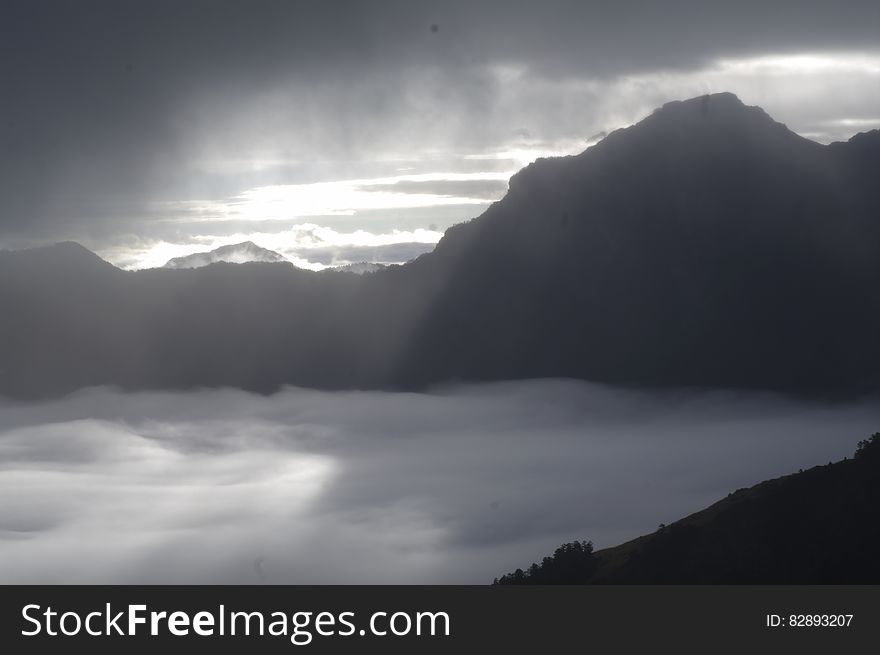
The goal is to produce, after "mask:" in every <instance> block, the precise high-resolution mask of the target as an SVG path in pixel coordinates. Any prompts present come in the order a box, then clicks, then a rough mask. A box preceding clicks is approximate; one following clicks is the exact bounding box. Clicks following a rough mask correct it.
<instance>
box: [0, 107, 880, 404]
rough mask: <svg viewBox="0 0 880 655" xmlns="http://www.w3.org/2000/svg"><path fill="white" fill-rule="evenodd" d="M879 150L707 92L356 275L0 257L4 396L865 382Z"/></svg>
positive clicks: (875, 313) (57, 252)
mask: <svg viewBox="0 0 880 655" xmlns="http://www.w3.org/2000/svg"><path fill="white" fill-rule="evenodd" d="M878 163H880V133H878V132H871V133H866V134H861V135H857V136H856V137H853V138H852V139H851V140H850V141H849V142H846V143H836V144H832V145H829V146H825V145H820V144H817V143H814V142H812V141H809V140H807V139H803V138H801V137H800V136H798V135H796V134H794V133H793V132H791V131H789V130H788V129H787V128H786V127H785V126H784V125H782V124H780V123H777V122H774V121H773V120H772V119H771V118H770V117H769V116H767V114H765V113H764V112H763V111H762V110H761V109H759V108H756V107H747V106H745V105H743V104H742V103H741V102H740V101H739V100H738V99H737V98H736V97H735V96H733V95H730V94H718V95H711V96H703V97H700V98H695V99H692V100H688V101H685V102H672V103H669V104H667V105H664V106H663V107H662V108H660V109H658V110H657V111H655V112H654V114H652V115H651V116H649V117H648V118H646V119H645V120H643V121H642V122H640V123H638V124H637V125H634V126H632V127H630V128H627V129H622V130H617V131H615V132H613V133H611V134H610V135H608V136H607V137H606V138H605V139H604V140H603V141H601V142H600V143H598V144H597V145H595V146H594V147H591V148H589V149H587V150H586V151H585V152H583V153H582V154H580V155H577V156H572V157H562V158H556V159H540V160H538V161H536V162H535V163H533V164H531V165H529V166H527V167H526V168H525V169H523V170H522V171H520V172H519V173H517V174H516V175H515V176H513V178H512V179H511V182H510V190H509V192H508V194H507V195H506V196H505V197H504V198H503V199H502V200H500V201H499V202H496V203H494V204H493V205H492V206H491V207H490V208H489V209H488V210H487V211H486V212H485V213H484V214H483V215H482V216H480V217H479V218H477V219H474V220H472V221H470V222H468V223H464V224H460V225H457V226H455V227H453V228H451V229H449V230H448V231H447V232H446V234H445V236H444V238H443V239H442V240H441V241H440V243H439V244H438V246H437V248H436V249H435V250H434V251H433V252H431V253H429V254H426V255H423V256H421V257H419V258H417V259H416V260H414V261H412V262H410V263H408V264H406V265H403V266H392V267H388V268H385V269H382V270H378V271H376V272H374V273H372V274H371V275H367V276H354V275H346V274H344V273H335V272H329V273H328V272H324V273H320V274H316V273H312V272H309V271H303V270H297V269H295V268H294V267H292V266H289V265H286V264H263V263H248V264H240V265H228V264H222V263H219V264H213V265H210V266H207V267H204V268H199V269H194V270H148V271H140V272H136V273H130V272H123V271H120V270H117V269H115V268H113V267H111V266H110V265H108V264H106V263H103V262H101V261H100V260H98V259H97V258H96V257H94V256H93V255H92V254H91V253H88V252H87V251H84V250H83V249H80V248H78V247H76V246H71V245H63V246H58V247H53V248H43V249H37V250H32V251H21V252H12V253H10V252H6V253H0V306H2V307H3V312H2V317H0V394H8V395H13V396H41V395H47V394H56V393H63V392H66V391H69V390H71V389H75V388H77V387H79V386H83V385H86V384H118V385H122V386H124V387H127V388H142V387H189V386H197V385H209V386H210V385H232V386H237V387H242V388H246V389H252V390H256V391H271V390H273V389H275V388H277V387H278V386H279V385H282V384H295V385H302V386H310V387H319V388H329V389H338V388H395V389H400V388H403V389H419V388H423V387H425V386H427V385H431V384H433V383H441V382H449V381H480V380H497V379H511V378H528V377H547V376H567V377H575V378H582V379H588V380H595V381H603V382H611V383H617V384H627V385H643V386H675V385H686V386H712V387H735V388H762V389H776V390H785V391H790V392H795V393H804V394H851V393H858V392H861V391H864V390H868V389H877V388H878V387H880V339H877V338H876V335H877V334H878V333H880V294H878V293H877V292H876V290H877V289H878V288H880V257H877V256H876V253H877V252H880V218H878V217H880V187H878V185H877V184H876V183H875V180H874V177H875V174H876V170H877V169H878Z"/></svg>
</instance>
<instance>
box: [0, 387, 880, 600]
mask: <svg viewBox="0 0 880 655" xmlns="http://www.w3.org/2000/svg"><path fill="white" fill-rule="evenodd" d="M878 420H880V406H878V405H877V404H876V403H871V402H864V403H860V404H846V405H830V406H824V407H823V406H819V405H812V406H805V405H803V404H800V403H797V402H794V401H790V400H786V399H784V398H779V397H774V396H769V395H764V396H762V395H737V394H723V393H685V392H676V393H671V394H644V393H635V392H623V391H619V390H614V389H611V388H608V387H603V386H598V385H590V384H586V383H578V382H566V381H532V382H517V383H497V384H491V385H480V386H470V387H462V388H454V389H447V390H445V391H437V392H435V393H431V394H395V393H378V392H359V393H342V392H339V393H327V392H318V391H308V390H301V389H288V390H285V391H282V392H280V393H278V394H276V395H274V396H271V397H262V396H254V395H250V394H247V393H244V392H241V391H231V390H217V391H202V392H188V393H177V394H175V393H137V394H125V393H121V392H118V391H113V390H107V389H92V390H85V391H82V392H78V393H76V394H74V395H72V396H70V397H68V398H66V399H63V400H57V401H53V402H47V403H38V404H17V403H11V402H9V401H3V400H0V496H2V497H3V498H4V502H3V503H2V504H0V582H4V583H36V582H48V583H62V582H81V583H98V582H108V583H123V582H129V583H145V582H149V583H162V582H174V583H178V584H179V583H193V582H204V583H220V582H228V583H247V582H251V583H254V582H259V580H258V579H257V578H256V577H255V576H256V574H255V572H254V567H253V562H254V561H255V560H257V559H258V558H262V560H263V567H262V568H263V570H264V573H265V579H266V581H268V582H287V583H309V582H312V583H367V582H373V583H393V582H398V583H418V582H426V583H429V582H430V583H453V582H464V583H486V582H489V581H490V580H491V579H492V578H493V577H495V576H496V575H499V574H500V573H503V572H505V571H508V570H512V569H514V568H516V567H517V566H522V565H524V564H527V563H528V562H531V561H533V560H534V559H537V558H539V557H541V556H543V555H545V554H546V553H547V552H551V551H552V549H553V548H554V547H555V546H556V545H558V544H559V543H561V542H564V541H570V540H571V539H575V538H588V539H592V540H594V541H595V542H596V543H597V545H598V546H608V545H613V544H615V543H618V542H620V541H623V540H626V539H628V538H630V537H634V536H636V535H638V534H641V533H645V532H651V531H653V530H654V529H655V528H656V526H657V524H658V523H661V522H663V523H669V522H670V521H672V520H675V519H677V518H680V517H681V516H684V515H686V514H688V513H690V512H692V511H695V510H698V509H701V508H702V507H704V506H706V505H708V504H710V503H712V502H713V501H715V500H718V499H720V498H723V497H724V496H726V495H727V493H729V492H730V491H733V490H735V489H736V488H738V487H742V486H747V485H751V484H753V483H756V482H758V481H760V480H762V479H765V478H769V477H775V476H778V475H782V474H785V473H789V472H793V471H796V470H797V469H798V468H801V467H804V468H806V467H809V466H812V465H816V464H822V463H826V462H828V461H829V460H837V459H840V458H842V457H844V456H846V455H850V454H851V453H852V451H853V449H854V446H855V442H856V441H858V440H859V439H862V438H864V437H865V436H867V435H869V434H871V433H872V432H874V431H876V430H877V425H878ZM355 554H356V555H355Z"/></svg>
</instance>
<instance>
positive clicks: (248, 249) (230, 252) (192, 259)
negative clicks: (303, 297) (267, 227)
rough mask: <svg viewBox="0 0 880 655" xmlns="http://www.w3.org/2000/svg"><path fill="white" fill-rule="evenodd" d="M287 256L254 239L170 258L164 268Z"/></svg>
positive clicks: (264, 259) (276, 260)
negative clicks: (262, 245)
mask: <svg viewBox="0 0 880 655" xmlns="http://www.w3.org/2000/svg"><path fill="white" fill-rule="evenodd" d="M286 261H288V260H287V257H285V256H284V255H281V254H279V253H277V252H275V251H274V250H269V249H268V248H263V247H261V246H258V245H257V244H255V243H254V242H253V241H245V242H243V243H235V244H231V245H228V246H220V247H219V248H214V250H209V251H208V252H197V253H193V254H192V255H185V256H183V257H174V258H173V259H169V260H168V262H167V263H166V264H165V266H163V268H200V267H202V266H208V265H209V264H216V263H217V262H227V263H229V264H244V263H246V262H271V263H274V262H286Z"/></svg>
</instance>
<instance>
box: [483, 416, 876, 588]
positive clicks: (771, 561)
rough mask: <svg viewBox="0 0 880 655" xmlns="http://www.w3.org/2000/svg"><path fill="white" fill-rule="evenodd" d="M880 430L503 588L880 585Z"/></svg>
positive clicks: (534, 569) (560, 558)
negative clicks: (822, 458)
mask: <svg viewBox="0 0 880 655" xmlns="http://www.w3.org/2000/svg"><path fill="white" fill-rule="evenodd" d="M878 519H880V433H878V434H875V435H873V436H872V437H871V438H870V439H867V440H865V441H862V442H860V444H859V447H858V449H857V451H856V453H855V457H854V458H852V459H845V460H843V461H840V462H836V463H834V464H832V463H830V462H829V463H828V464H827V465H822V466H816V467H814V468H812V469H809V470H807V471H801V472H799V473H795V474H793V475H788V476H785V477H782V478H778V479H776V480H768V481H766V482H762V483H761V484H758V485H755V486H754V487H751V488H749V489H739V490H737V491H736V492H734V493H731V494H730V495H728V497H727V498H725V499H723V500H720V501H719V502H717V503H715V504H714V505H712V506H711V507H708V508H707V509H704V510H703V511H701V512H697V513H695V514H692V515H690V516H688V517H686V518H683V519H681V520H680V521H676V522H675V523H672V524H670V525H661V526H660V527H659V528H658V530H657V531H656V532H654V533H653V534H649V535H645V536H643V537H639V538H638V539H634V540H633V541H629V542H627V543H625V544H622V545H620V546H617V547H615V548H607V549H605V550H599V551H595V552H594V551H593V550H592V547H591V545H590V544H589V543H588V542H586V543H585V542H572V543H570V544H565V545H563V546H561V547H560V548H558V549H557V550H556V552H555V553H554V554H553V555H552V556H548V557H546V558H544V559H543V560H542V562H541V563H540V564H538V563H534V564H532V566H531V567H528V568H527V569H526V570H522V569H519V570H517V571H514V572H512V573H509V574H507V575H504V576H502V577H501V578H500V579H498V580H496V583H501V584H878V583H880V560H878V558H877V552H878V551H880V520H878Z"/></svg>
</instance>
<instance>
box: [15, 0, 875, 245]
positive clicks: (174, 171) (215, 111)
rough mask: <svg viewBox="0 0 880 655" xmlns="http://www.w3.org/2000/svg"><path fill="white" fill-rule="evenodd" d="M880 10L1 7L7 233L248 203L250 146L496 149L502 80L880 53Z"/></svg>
mask: <svg viewBox="0 0 880 655" xmlns="http://www.w3.org/2000/svg"><path fill="white" fill-rule="evenodd" d="M878 16H880V7H878V5H877V3H875V2H848V3H846V4H845V5H841V4H840V3H824V4H820V3H803V2H794V1H786V2H771V3H767V2H739V3H726V4H725V5H720V4H719V3H705V2H695V1H694V2H690V1H689V2H664V3H655V2H647V1H644V2H613V3H612V2H582V1H577V2H575V1H568V2H555V3H554V2H550V3H547V2H545V3H535V2H519V3H516V2H500V1H498V2H495V1H493V2H479V3H474V2H463V1H460V2H448V1H444V2H418V3H416V2H403V1H389V0H382V1H381V2H379V1H375V2H354V1H351V2H338V1H333V0H330V1H324V2H281V1H259V2H220V1H216V2H215V1H211V2H209V1H207V0H205V1H201V0H198V1H197V0H186V1H184V2H177V1H174V2H172V1H169V0H160V1H158V2H130V1H113V2H110V1H107V2H89V1H85V2H77V3H70V2H62V1H57V2H45V1H41V0H37V1H31V0H28V1H27V2H23V1H16V0H14V1H12V2H4V3H3V6H2V9H0V83H2V94H3V102H2V104H0V152H2V159H0V237H4V238H6V237H11V236H13V235H16V234H18V235H30V236H47V237H52V236H55V237H62V236H64V235H66V234H74V233H75V229H74V228H76V230H79V233H80V235H85V236H88V235H89V234H93V235H102V234H104V233H106V232H108V231H109V232H112V231H114V230H118V229H119V225H120V224H126V223H130V222H131V221H132V220H133V219H134V218H135V217H134V216H133V215H132V214H133V213H139V212H142V206H143V204H144V203H148V202H150V201H156V200H167V199H175V198H181V197H194V198H195V197H206V196H211V195H212V194H213V195H224V194H229V193H234V192H236V191H238V190H240V189H241V188H242V185H241V181H239V183H238V187H237V188H236V186H235V182H234V181H232V180H226V181H225V182H224V183H223V184H222V185H221V186H222V187H223V188H217V184H218V180H217V179H216V177H212V174H211V173H210V171H207V172H206V162H208V163H209V164H210V166H213V165H216V164H223V163H224V161H225V160H227V159H229V158H234V155H235V154H236V153H238V154H242V153H243V157H244V159H246V160H254V159H258V158H259V157H260V156H261V154H263V153H265V152H267V151H271V153H272V154H275V155H278V154H280V155H281V156H282V157H283V158H285V159H287V160H300V161H301V162H302V161H305V162H312V161H313V160H316V159H323V160H335V161H341V162H345V161H352V160H358V159H360V158H363V157H365V156H368V155H369V156H375V155H377V154H378V155H379V156H380V157H381V156H383V154H385V153H388V152H390V151H395V152H397V151H400V150H408V151H409V152H413V151H419V150H420V149H424V148H430V147H432V146H433V145H436V144H437V143H446V144H448V143H455V144H457V145H458V146H459V147H460V148H461V149H463V150H465V151H466V150H468V149H479V148H481V147H485V146H486V145H487V144H489V145H496V144H497V143H498V141H499V140H500V139H501V138H502V137H503V134H507V135H509V133H510V130H509V129H508V127H509V126H507V125H506V124H505V123H504V121H499V120H498V117H499V112H504V111H508V110H510V108H509V107H508V106H506V105H503V103H502V105H501V106H499V98H500V97H501V96H503V93H504V90H503V88H502V87H501V86H499V78H498V75H499V70H501V71H502V72H503V70H504V69H505V67H513V68H520V69H521V68H523V67H524V68H527V69H528V70H531V71H533V73H534V74H535V75H538V76H540V78H541V79H549V78H565V77H575V78H578V79H602V78H609V77H612V76H615V75H621V74H626V73H633V72H644V71H648V70H656V69H661V68H662V69H674V68H678V69H689V68H694V67H697V66H699V65H700V64H701V63H702V62H705V61H707V60H708V59H711V58H713V57H717V56H720V55H728V56H729V55H736V54H742V53H748V52H763V51H768V50H769V51H773V52H779V51H788V50H803V49H804V47H808V48H809V49H817V48H818V49H840V48H847V49H853V48H855V49H858V48H862V47H874V46H875V43H876V34H877V30H878ZM433 26H436V29H434V28H433ZM521 104H522V107H520V108H519V109H518V110H517V111H518V113H525V114H528V115H530V116H534V115H535V114H536V112H537V113H540V112H542V111H544V110H545V109H546V108H545V107H542V106H541V103H540V101H537V100H534V101H528V100H526V101H523V102H522V103H521ZM583 111H587V108H584V109H583ZM514 113H516V112H514ZM551 114H552V112H551ZM520 118H521V117H520V116H517V117H515V118H512V119H511V120H514V121H515V123H516V125H517V126H521V125H522V124H523V122H524V121H522V120H520ZM548 120H550V121H552V120H554V119H553V116H552V115H551V116H550V117H549V118H548ZM526 122H528V121H526ZM526 129H528V130H529V131H530V132H536V131H537V132H540V130H541V127H540V125H539V126H537V127H536V126H535V125H529V126H528V127H527V128H526ZM499 130H500V131H499ZM245 164H247V162H245ZM210 166H209V167H210ZM247 170H248V166H247V165H244V166H242V167H240V168H239V171H240V172H241V173H242V174H243V175H245V176H246V175H247ZM299 175H301V176H303V177H308V176H309V172H308V167H306V170H305V171H300V172H299ZM285 181H286V182H287V183H293V182H297V181H298V179H297V177H296V176H294V178H293V179H286V180H285ZM137 218H139V219H143V220H144V221H146V222H147V223H149V220H150V219H149V216H138V217H137Z"/></svg>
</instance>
